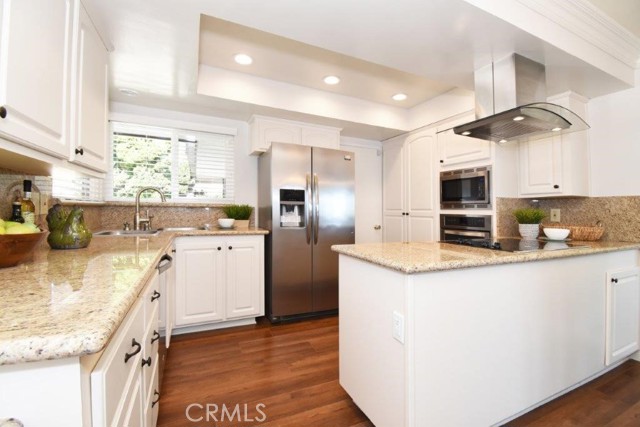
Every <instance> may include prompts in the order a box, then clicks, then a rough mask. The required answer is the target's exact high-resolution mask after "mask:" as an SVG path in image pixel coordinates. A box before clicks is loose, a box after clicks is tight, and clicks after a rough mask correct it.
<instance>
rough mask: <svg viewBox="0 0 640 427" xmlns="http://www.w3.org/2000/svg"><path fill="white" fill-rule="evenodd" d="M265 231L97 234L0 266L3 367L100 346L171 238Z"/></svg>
mask: <svg viewBox="0 0 640 427" xmlns="http://www.w3.org/2000/svg"><path fill="white" fill-rule="evenodd" d="M267 233H268V231H266V230H262V229H244V230H241V229H238V230H214V231H188V232H175V233H169V232H164V233H160V234H159V235H158V236H155V237H148V236H144V237H120V236H118V237H94V238H93V240H92V241H91V244H90V245H89V247H88V248H85V249H79V250H69V251H52V250H49V249H48V248H47V247H46V246H43V247H42V248H41V249H40V250H38V251H37V252H36V253H35V254H34V258H33V261H32V262H28V263H25V264H20V265H18V266H16V267H11V268H3V269H0V302H1V304H2V309H1V310H0V365H5V364H14V363H21V362H29V361H36V360H46V359H58V358H64V357H70V356H79V355H84V354H91V353H95V352H98V351H100V350H102V348H104V346H105V345H106V344H107V342H108V341H109V339H110V337H111V335H112V334H113V333H114V332H115V330H116V329H117V328H118V326H119V325H120V323H121V322H122V320H123V319H124V317H125V315H126V314H127V312H128V310H129V308H130V307H131V306H132V304H133V303H134V302H135V300H136V298H137V297H138V295H139V293H140V292H141V291H142V289H143V287H144V285H145V283H146V281H147V280H148V278H149V277H150V276H151V274H152V272H153V268H154V267H155V266H156V264H157V263H158V261H159V259H160V257H161V256H162V255H163V254H164V253H165V252H166V251H167V250H168V249H169V247H170V245H171V243H172V241H173V239H174V237H178V236H216V235H256V234H267Z"/></svg>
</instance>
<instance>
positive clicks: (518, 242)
mask: <svg viewBox="0 0 640 427" xmlns="http://www.w3.org/2000/svg"><path fill="white" fill-rule="evenodd" d="M440 243H451V244H454V245H464V246H471V247H474V248H486V249H493V250H496V251H506V252H533V251H558V250H562V249H573V248H588V247H589V246H587V245H585V244H581V243H573V242H568V241H564V240H524V239H516V238H503V239H472V240H465V239H455V240H442V241H440Z"/></svg>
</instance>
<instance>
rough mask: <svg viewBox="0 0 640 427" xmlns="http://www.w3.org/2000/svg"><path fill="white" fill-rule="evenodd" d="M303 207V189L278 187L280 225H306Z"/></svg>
mask: <svg viewBox="0 0 640 427" xmlns="http://www.w3.org/2000/svg"><path fill="white" fill-rule="evenodd" d="M304 209H305V201H304V190H293V189H290V188H281V189H280V227H296V228H304V227H306V223H305V213H304Z"/></svg>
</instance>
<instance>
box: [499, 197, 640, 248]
mask: <svg viewBox="0 0 640 427" xmlns="http://www.w3.org/2000/svg"><path fill="white" fill-rule="evenodd" d="M537 205H538V206H539V207H540V208H541V209H544V210H545V211H546V212H547V218H546V219H545V220H544V221H543V223H547V222H549V215H550V213H551V209H560V216H561V223H563V224H571V225H595V224H596V223H597V222H598V221H601V222H602V225H603V226H604V228H605V231H604V234H603V236H602V240H609V241H620V242H638V241H640V196H616V197H585V198H553V199H538V202H537ZM531 206H532V203H531V201H530V200H528V199H516V198H498V199H497V200H496V212H497V235H498V236H500V237H511V236H518V224H517V222H516V220H515V218H514V217H513V211H514V210H515V209H518V208H521V207H531Z"/></svg>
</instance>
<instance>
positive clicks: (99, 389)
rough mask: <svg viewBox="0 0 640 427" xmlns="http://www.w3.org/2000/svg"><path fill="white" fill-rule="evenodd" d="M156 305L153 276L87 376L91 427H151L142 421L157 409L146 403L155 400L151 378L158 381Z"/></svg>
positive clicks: (159, 295) (154, 389) (155, 283)
mask: <svg viewBox="0 0 640 427" xmlns="http://www.w3.org/2000/svg"><path fill="white" fill-rule="evenodd" d="M160 301H161V294H160V292H159V283H158V274H157V272H154V274H153V276H152V278H151V279H150V280H149V282H148V284H147V287H146V288H145V291H144V292H143V294H142V296H141V298H139V299H138V300H137V301H136V302H135V304H134V307H133V308H132V309H131V310H130V311H129V314H127V317H126V318H125V321H124V322H123V323H122V325H121V326H120V328H118V330H117V331H116V334H115V336H114V338H113V339H112V340H111V342H109V344H108V345H107V348H106V349H105V350H104V353H103V354H102V356H101V357H100V359H99V360H98V363H97V364H96V366H95V368H94V369H93V371H92V372H91V379H90V381H91V417H92V427H107V426H109V427H111V426H113V427H115V426H129V427H134V426H140V427H153V426H155V422H153V423H152V424H148V423H146V422H145V419H147V415H146V414H147V413H148V411H149V410H151V411H153V410H156V411H157V409H154V408H155V407H157V406H158V405H157V404H155V405H153V407H151V409H150V408H148V407H147V406H148V405H147V403H149V402H153V401H156V400H157V398H158V397H159V395H158V390H157V379H156V380H155V382H154V378H157V377H158V341H157V339H156V336H157V337H158V338H159V335H157V332H158V331H157V328H158V313H159V305H160ZM154 384H155V386H154ZM150 396H151V400H150ZM150 405H151V403H149V406H150ZM143 416H144V418H143ZM150 419H152V418H150Z"/></svg>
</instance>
